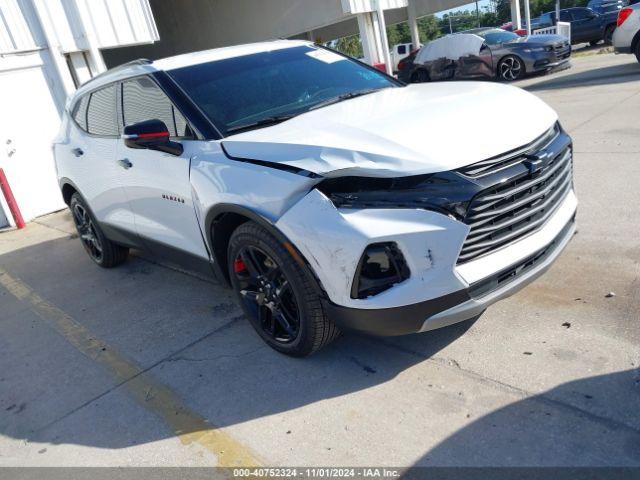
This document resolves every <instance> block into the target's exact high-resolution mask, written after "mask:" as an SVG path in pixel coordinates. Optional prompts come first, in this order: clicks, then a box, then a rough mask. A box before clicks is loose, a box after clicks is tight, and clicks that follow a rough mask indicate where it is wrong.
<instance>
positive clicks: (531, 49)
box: [523, 46, 553, 53]
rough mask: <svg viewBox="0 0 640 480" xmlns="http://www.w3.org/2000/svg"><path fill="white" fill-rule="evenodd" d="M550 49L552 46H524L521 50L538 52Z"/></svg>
mask: <svg viewBox="0 0 640 480" xmlns="http://www.w3.org/2000/svg"><path fill="white" fill-rule="evenodd" d="M551 50H553V47H551V46H549V47H531V48H525V49H524V50H523V51H525V52H527V53H539V52H550V51H551Z"/></svg>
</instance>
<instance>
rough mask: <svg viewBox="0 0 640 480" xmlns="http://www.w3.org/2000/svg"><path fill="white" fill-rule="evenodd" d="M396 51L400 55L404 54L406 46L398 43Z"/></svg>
mask: <svg viewBox="0 0 640 480" xmlns="http://www.w3.org/2000/svg"><path fill="white" fill-rule="evenodd" d="M398 53H399V54H400V55H404V54H405V53H407V46H406V45H400V46H399V47H398Z"/></svg>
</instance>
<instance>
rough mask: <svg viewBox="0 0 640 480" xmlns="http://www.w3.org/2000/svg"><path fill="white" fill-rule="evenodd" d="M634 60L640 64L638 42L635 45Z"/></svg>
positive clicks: (639, 46) (639, 45) (639, 44)
mask: <svg viewBox="0 0 640 480" xmlns="http://www.w3.org/2000/svg"><path fill="white" fill-rule="evenodd" d="M635 54H636V59H637V60H638V63H640V42H638V43H636V51H635Z"/></svg>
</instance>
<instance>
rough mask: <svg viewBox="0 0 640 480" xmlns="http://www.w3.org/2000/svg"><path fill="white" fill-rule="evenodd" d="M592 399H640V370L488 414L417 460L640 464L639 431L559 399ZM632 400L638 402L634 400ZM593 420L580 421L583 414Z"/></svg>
mask: <svg viewBox="0 0 640 480" xmlns="http://www.w3.org/2000/svg"><path fill="white" fill-rule="evenodd" d="M572 396H573V397H582V398H581V399H579V398H576V404H579V403H580V400H582V401H586V402H588V401H589V399H590V398H593V397H597V396H600V397H603V396H604V397H608V398H609V401H610V408H615V401H616V397H619V396H628V398H631V399H633V398H635V399H636V404H638V405H640V370H638V369H633V370H627V371H622V372H617V373H613V374H609V375H601V376H595V377H589V378H585V379H582V380H577V381H573V382H568V383H564V384H562V385H559V386H558V387H556V388H554V389H552V390H550V391H547V392H544V393H542V394H540V395H535V396H532V397H528V398H526V399H524V400H521V401H519V402H516V403H513V404H511V405H508V406H507V407H504V408H501V409H499V410H497V411H495V412H492V413H490V414H488V415H485V416H483V417H481V418H479V419H477V420H476V421H474V422H473V423H471V424H470V425H468V426H467V427H465V428H463V429H461V430H459V431H457V432H456V433H455V434H453V435H451V436H450V437H449V438H447V439H446V440H444V441H442V442H441V443H440V444H439V445H437V446H436V447H435V448H433V449H432V450H431V451H430V452H429V453H427V454H426V455H425V456H424V457H422V458H421V459H420V460H419V461H418V462H416V464H415V465H416V466H428V465H432V466H506V467H508V466H572V467H573V466H597V467H607V466H610V467H621V466H622V467H628V466H634V467H638V466H640V431H639V430H638V429H637V428H634V427H633V426H632V425H626V424H624V423H620V422H616V421H612V420H610V419H608V418H606V417H605V414H604V412H603V413H602V415H600V414H599V412H597V409H589V411H587V410H586V409H582V408H576V407H574V406H570V405H568V404H567V403H564V402H563V403H560V402H559V401H558V399H560V398H567V397H572ZM630 403H633V401H632V402H630ZM582 418H584V419H586V420H589V421H577V420H580V419H582Z"/></svg>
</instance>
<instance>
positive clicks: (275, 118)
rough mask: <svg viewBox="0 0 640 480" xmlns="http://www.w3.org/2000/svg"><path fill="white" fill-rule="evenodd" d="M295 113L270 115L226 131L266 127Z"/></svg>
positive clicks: (233, 131) (232, 131) (288, 118)
mask: <svg viewBox="0 0 640 480" xmlns="http://www.w3.org/2000/svg"><path fill="white" fill-rule="evenodd" d="M293 117H295V115H274V116H272V117H266V118H261V119H260V120H256V121H255V122H251V123H244V124H242V125H236V126H235V127H229V128H227V133H237V132H242V131H244V130H253V129H254V128H260V127H266V126H268V125H277V124H278V123H282V122H285V121H287V120H291V119H292V118H293Z"/></svg>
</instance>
